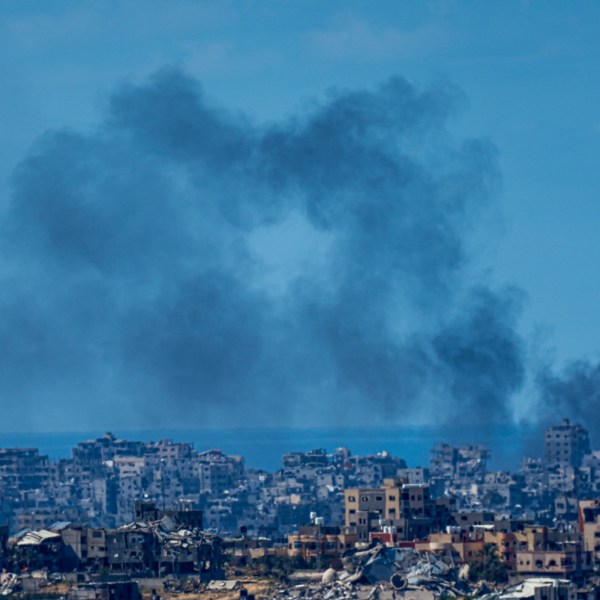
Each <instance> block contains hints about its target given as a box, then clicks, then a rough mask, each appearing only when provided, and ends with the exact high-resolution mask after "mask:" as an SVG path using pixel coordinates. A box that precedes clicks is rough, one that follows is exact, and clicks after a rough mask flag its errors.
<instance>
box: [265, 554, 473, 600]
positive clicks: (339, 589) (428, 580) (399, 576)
mask: <svg viewBox="0 0 600 600" xmlns="http://www.w3.org/2000/svg"><path fill="white" fill-rule="evenodd" d="M463 576H464V574H463ZM467 591H468V586H467V584H466V583H465V582H464V581H463V580H461V578H460V577H459V568H458V567H457V565H456V562H455V557H454V556H453V555H452V554H451V553H450V552H441V553H436V554H433V553H428V552H416V551H415V550H413V549H411V548H389V547H386V546H383V545H377V546H374V547H371V548H368V549H367V550H359V551H348V552H346V553H345V554H344V556H343V557H342V565H341V568H340V569H338V570H336V569H334V568H332V567H330V568H329V569H327V570H326V571H325V572H324V573H323V574H322V576H321V578H320V581H306V583H301V584H299V585H293V586H292V585H287V586H280V587H279V588H278V589H277V590H276V592H275V593H274V595H273V596H272V597H271V598H272V599H277V598H290V599H291V598H315V599H316V598H324V599H326V600H334V599H338V598H339V599H341V598H352V599H357V600H386V599H387V598H389V599H392V598H404V599H406V600H433V599H434V598H437V597H440V596H442V595H443V596H445V597H448V598H452V597H455V598H458V597H461V596H464V595H466V592H467Z"/></svg>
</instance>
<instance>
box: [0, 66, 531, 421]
mask: <svg viewBox="0 0 600 600" xmlns="http://www.w3.org/2000/svg"><path fill="white" fill-rule="evenodd" d="M460 100H461V96H460V94H459V93H458V92H457V91H456V90H454V89H452V88H450V87H443V86H442V87H434V88H431V89H426V90H420V89H418V88H416V87H415V86H413V85H412V84H410V83H409V82H407V81H406V80H404V79H400V78H394V79H391V80H389V81H387V82H386V83H384V84H383V85H381V86H380V87H378V88H377V89H375V90H372V91H338V92H332V93H331V94H330V95H329V96H328V98H327V99H326V100H325V101H323V102H320V103H315V104H314V105H313V106H312V107H311V108H309V109H307V111H306V112H304V113H303V114H299V115H296V116H294V117H293V118H289V119H287V120H285V121H283V122H280V123H276V124H269V125H257V124H254V123H252V122H251V120H250V119H248V118H247V117H245V116H244V115H239V114H232V113H229V112H227V111H224V110H222V109H220V108H218V107H216V106H214V105H213V104H212V103H211V102H210V101H208V100H207V99H206V98H205V96H204V94H203V91H202V89H201V88H200V87H199V85H198V84H197V83H196V82H195V81H194V80H192V79H190V78H189V77H187V76H186V75H185V74H183V73H181V72H180V71H178V70H175V69H169V70H165V71H162V72H160V73H158V74H156V75H155V76H154V77H152V78H151V79H150V80H149V81H148V82H147V83H145V84H143V85H126V86H123V87H122V88H120V89H119V90H118V91H117V92H116V93H115V94H114V95H113V97H112V99H111V102H110V107H109V111H108V115H107V117H106V119H105V120H104V122H103V123H102V124H101V125H100V126H99V127H98V128H97V129H96V130H95V131H94V132H93V133H90V134H81V133H77V132H72V131H53V132H49V133H46V134H45V135H44V136H43V137H42V138H41V139H40V140H39V141H38V142H37V143H36V145H35V147H34V148H33V150H32V151H31V154H30V155H29V156H28V157H27V158H26V159H25V160H23V161H22V163H21V164H20V165H19V166H18V168H17V169H16V172H15V175H14V180H13V189H14V194H13V196H12V198H11V199H10V202H9V206H8V209H7V211H6V213H5V214H4V215H3V217H2V264H1V266H2V291H1V292H0V348H1V353H2V355H1V360H0V384H1V385H0V387H1V389H2V396H3V405H4V406H9V405H10V406H18V407H19V410H20V409H21V408H22V407H23V406H28V407H29V409H30V411H33V412H39V413H40V414H42V415H44V418H45V419H47V422H48V423H50V422H51V423H53V426H54V427H55V428H60V427H63V428H72V424H73V423H75V424H76V426H80V427H86V426H89V425H90V423H94V424H98V423H99V422H103V423H110V422H111V420H112V421H116V422H117V423H127V424H129V425H131V424H132V423H135V421H134V419H138V420H139V419H145V421H144V423H140V424H147V423H148V422H150V421H152V422H154V423H157V422H158V423H160V424H161V425H182V424H190V423H191V422H192V421H193V422H194V423H195V424H198V425H206V424H208V423H217V422H223V421H226V422H227V423H229V424H238V425H239V424H244V423H251V424H271V423H272V424H276V423H294V424H298V423H300V422H301V423H305V422H308V415H315V418H317V417H318V418H321V419H325V421H324V423H328V422H333V421H334V420H335V422H337V423H344V422H348V423H355V424H356V423H362V422H364V419H365V416H369V419H372V418H373V417H374V416H376V415H378V416H379V418H380V419H386V422H390V420H391V421H392V422H403V421H404V420H405V419H407V418H408V419H412V418H423V419H427V420H434V421H437V422H440V421H441V422H447V421H459V420H460V419H461V415H462V414H463V412H464V413H466V414H468V415H469V418H470V419H471V420H472V421H476V422H479V423H494V422H497V421H507V420H509V419H510V418H511V415H512V409H511V397H512V395H513V394H514V393H515V392H516V391H518V390H519V389H520V387H521V385H522V382H523V378H524V367H523V365H524V360H525V357H524V350H523V343H522V340H521V339H520V337H519V335H518V334H517V333H516V322H517V319H518V314H519V311H520V304H521V298H520V296H519V294H517V293H515V292H514V291H513V290H501V291H494V290H491V289H489V288H488V287H485V285H483V284H481V283H480V282H479V283H471V282H470V281H469V279H470V277H469V275H468V274H467V273H468V268H469V261H468V253H469V251H468V243H467V240H468V237H469V234H470V232H471V229H472V227H473V224H474V223H476V222H477V221H478V219H479V218H480V217H481V215H482V213H483V212H484V211H486V210H487V209H488V208H489V205H490V203H491V202H493V196H494V193H495V189H496V187H497V185H498V179H499V177H498V172H497V168H496V164H495V151H494V149H493V147H491V145H490V144H489V143H488V142H486V141H484V140H466V141H456V140H455V139H453V137H452V136H451V135H450V134H449V132H448V131H447V129H446V123H447V120H448V118H449V116H451V115H452V113H453V112H454V111H455V108H456V106H457V104H458V103H460ZM286 232H292V233H293V235H292V234H290V235H289V236H288V235H287V233H286ZM278 236H279V237H278ZM288 237H289V238H291V239H289V240H288ZM282 239H283V243H282V242H281V240H282ZM273 240H279V241H277V242H275V241H273ZM286 252H287V253H288V254H287V255H286V254H285V253H286ZM280 253H281V254H283V255H284V256H283V257H280V256H279V254H280ZM286 256H287V258H286ZM54 411H57V412H60V414H65V415H66V414H69V415H71V417H70V418H71V419H72V421H71V422H69V423H61V422H60V419H59V418H58V417H57V418H53V417H52V414H53V412H54ZM431 415H434V416H431Z"/></svg>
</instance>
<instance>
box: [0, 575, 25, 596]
mask: <svg viewBox="0 0 600 600" xmlns="http://www.w3.org/2000/svg"><path fill="white" fill-rule="evenodd" d="M19 587H20V582H19V578H18V577H17V576H16V575H15V574H14V573H2V574H0V596H10V595H11V594H12V593H14V592H16V591H17V590H18V589H19Z"/></svg>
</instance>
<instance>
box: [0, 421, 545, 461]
mask: <svg viewBox="0 0 600 600" xmlns="http://www.w3.org/2000/svg"><path fill="white" fill-rule="evenodd" d="M108 431H110V432H111V433H112V434H113V435H115V436H116V437H118V438H122V439H127V440H134V441H142V442H150V441H159V440H162V439H171V440H173V441H174V442H181V443H191V444H193V446H194V448H195V449H196V450H198V451H204V450H209V449H219V450H222V451H223V452H225V453H226V454H232V455H241V456H243V457H244V459H245V464H246V466H247V467H251V468H259V469H263V470H266V471H275V470H277V469H278V468H280V467H281V465H282V462H281V459H282V456H283V455H284V454H286V453H289V452H296V451H304V452H305V451H308V450H313V449H316V448H324V449H325V450H326V451H327V452H332V451H333V450H335V449H336V448H339V447H346V448H348V449H349V450H350V451H351V453H352V454H353V455H367V454H377V453H380V452H388V453H389V454H391V455H394V456H397V457H399V458H402V459H404V460H405V461H406V463H407V465H408V466H409V467H427V466H428V465H429V455H430V450H431V448H432V447H433V446H434V445H435V444H437V443H450V444H484V445H485V446H487V447H488V448H489V449H490V452H491V459H490V461H489V467H490V468H491V469H495V470H510V471H514V470H516V469H517V468H518V467H519V465H520V462H521V460H522V459H523V458H524V457H525V456H539V455H540V451H539V449H540V448H541V442H542V439H541V437H539V434H540V429H539V427H537V426H533V425H512V424H511V425H503V426H497V427H490V428H486V429H482V428H480V427H470V426H444V427H440V426H428V425H425V426H393V427H370V426H366V427H244V428H241V427H235V428H164V429H163V428H152V429H136V430H134V429H117V428H112V429H108ZM105 433H107V430H100V429H98V430H85V431H64V432H57V431H52V432H6V433H0V447H1V448H16V447H21V448H24V447H27V448H38V449H39V451H40V453H41V454H46V455H48V456H49V458H51V459H53V460H57V459H61V458H69V457H70V456H71V449H72V448H73V447H75V446H76V445H77V444H78V443H79V442H82V441H85V440H90V439H96V438H99V437H102V436H103V435H104V434H105Z"/></svg>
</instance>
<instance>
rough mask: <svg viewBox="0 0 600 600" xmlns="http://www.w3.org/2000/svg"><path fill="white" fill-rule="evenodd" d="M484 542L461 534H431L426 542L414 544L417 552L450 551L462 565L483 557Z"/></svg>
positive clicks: (481, 539)
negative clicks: (456, 555)
mask: <svg viewBox="0 0 600 600" xmlns="http://www.w3.org/2000/svg"><path fill="white" fill-rule="evenodd" d="M484 545H485V542H484V540H483V538H479V539H477V538H475V537H472V536H470V535H468V534H466V533H463V532H456V531H455V532H448V533H432V534H431V535H430V536H429V539H428V540H427V541H426V542H415V550H416V551H417V552H436V551H440V550H452V551H454V552H455V553H456V554H458V556H459V557H460V560H461V561H462V562H464V563H471V562H474V561H476V560H479V559H481V557H482V556H483V551H484Z"/></svg>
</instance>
